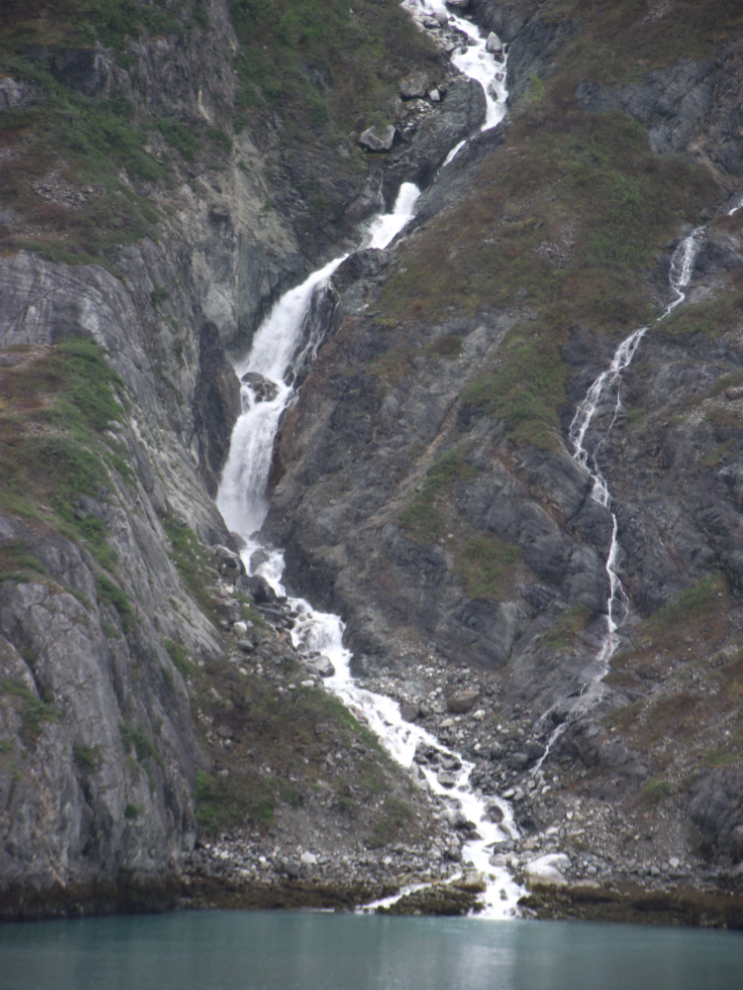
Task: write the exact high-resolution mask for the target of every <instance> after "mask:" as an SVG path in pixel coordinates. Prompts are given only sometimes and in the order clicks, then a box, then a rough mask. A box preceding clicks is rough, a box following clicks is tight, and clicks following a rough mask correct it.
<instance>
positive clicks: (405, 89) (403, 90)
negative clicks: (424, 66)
mask: <svg viewBox="0 0 743 990" xmlns="http://www.w3.org/2000/svg"><path fill="white" fill-rule="evenodd" d="M429 84H430V80H429V78H428V73H426V72H413V73H411V74H410V75H409V76H405V78H404V79H401V80H400V96H402V98H403V99H404V100H413V99H420V98H421V97H422V96H425V95H426V93H427V92H428V86H429Z"/></svg>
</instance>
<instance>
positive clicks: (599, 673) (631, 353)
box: [533, 227, 706, 773]
mask: <svg viewBox="0 0 743 990" xmlns="http://www.w3.org/2000/svg"><path fill="white" fill-rule="evenodd" d="M705 229H706V228H704V227H697V228H696V229H695V230H693V231H692V232H691V233H690V234H689V235H688V236H687V237H685V238H684V239H683V240H682V241H681V243H680V244H679V245H678V247H677V248H676V250H675V251H674V253H673V257H672V258H671V266H670V270H669V275H668V282H669V287H670V289H671V301H670V302H669V303H668V305H667V306H666V308H665V310H664V311H663V313H662V314H661V315H660V316H659V317H658V318H657V319H656V320H655V322H654V323H653V324H648V326H645V327H639V328H638V329H637V330H633V331H632V333H631V334H630V335H629V336H628V337H625V339H624V340H623V341H622V342H621V343H620V345H619V347H617V349H616V351H615V352H614V356H613V357H612V359H611V363H610V364H609V367H608V368H607V369H606V370H605V371H602V372H601V374H600V375H599V376H598V378H596V380H595V381H594V382H593V383H592V384H591V387H590V388H589V389H588V392H587V393H586V397H585V398H584V399H583V400H582V402H580V403H579V405H578V408H577V409H576V411H575V415H574V416H573V421H572V422H571V424H570V428H569V430H568V439H569V441H570V446H571V453H572V456H573V458H574V459H575V460H576V461H577V462H578V464H580V465H581V467H583V468H585V469H586V470H587V471H588V473H589V476H590V478H591V494H590V497H591V498H592V499H593V500H594V502H598V504H599V505H601V506H602V507H603V508H605V509H608V510H609V512H610V514H611V521H612V532H611V543H610V545H609V553H608V556H607V558H606V564H605V567H606V574H607V578H608V582H609V597H608V599H607V603H606V632H605V634H604V636H603V638H602V641H601V646H600V647H599V650H598V652H597V654H596V663H595V664H594V666H593V670H594V674H593V676H592V677H591V678H590V679H589V680H587V681H586V683H585V684H584V685H583V687H582V689H581V692H580V695H579V696H578V697H577V698H576V699H575V701H573V702H572V703H570V705H569V709H568V711H569V714H578V713H580V712H582V711H587V710H588V709H590V708H591V707H592V705H593V704H594V703H595V701H596V700H598V698H599V697H600V695H601V691H602V681H603V678H604V676H605V675H606V673H607V671H608V669H609V663H610V661H611V658H612V657H613V656H614V654H615V653H616V651H617V648H618V646H619V635H618V629H619V627H620V626H621V624H622V622H623V621H624V620H625V619H626V617H627V615H628V614H629V610H630V600H629V596H628V595H627V592H626V591H625V589H624V587H623V585H622V582H621V580H620V578H619V574H618V570H617V569H618V564H619V523H618V520H617V515H616V513H615V512H614V511H613V509H612V507H611V506H612V498H611V492H610V491H609V485H608V483H607V481H606V478H605V477H604V474H603V472H602V470H601V466H600V464H599V454H600V452H601V450H602V448H603V446H604V444H605V443H606V441H607V440H608V438H609V436H610V434H611V431H612V429H613V427H614V424H615V423H616V421H617V417H618V416H619V414H620V412H621V411H622V395H621V385H622V375H623V374H624V372H625V371H626V370H627V368H629V366H630V364H631V363H632V361H633V359H634V357H635V355H636V354H637V350H638V348H639V346H640V344H641V342H642V339H643V337H644V336H645V334H646V333H647V332H648V330H649V329H650V328H651V326H657V324H658V323H660V322H662V321H663V320H665V319H666V318H667V317H668V316H669V315H670V314H671V313H672V312H673V311H674V309H676V307H677V306H680V305H681V303H682V302H683V301H684V299H686V293H685V291H684V290H685V289H686V288H687V287H688V285H689V282H690V281H691V276H692V273H693V270H694V260H695V258H696V254H697V251H698V250H699V246H700V242H701V239H702V237H703V235H704V232H705ZM607 410H608V413H609V415H608V419H609V424H608V426H607V427H606V429H604V430H597V431H592V430H591V427H592V426H593V423H594V420H595V419H596V416H597V414H599V413H600V414H602V418H603V416H604V413H605V412H606V411H607ZM565 700H566V699H564V698H563V699H560V701H558V702H557V703H556V704H555V705H553V706H552V708H550V709H549V711H547V712H546V713H545V715H544V716H543V720H544V719H546V718H547V717H548V716H549V715H551V714H552V712H553V711H554V710H555V708H556V707H557V705H560V707H561V709H562V711H563V713H564V711H565V705H564V702H565ZM568 724H569V717H568V718H566V719H565V721H563V722H561V724H560V725H558V726H557V728H556V729H555V730H554V731H553V733H552V736H551V737H550V739H549V742H548V744H547V751H546V753H545V754H544V756H542V758H541V759H540V760H539V762H538V763H537V765H536V766H535V767H534V770H533V773H536V772H537V771H538V770H539V769H540V768H541V766H542V764H543V762H544V760H545V759H546V758H547V756H548V754H549V752H550V750H551V748H552V746H553V745H554V743H555V742H556V741H557V739H558V738H559V737H560V735H562V733H563V732H564V731H565V729H566V728H567V726H568Z"/></svg>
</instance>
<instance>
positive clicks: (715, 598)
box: [642, 574, 728, 638]
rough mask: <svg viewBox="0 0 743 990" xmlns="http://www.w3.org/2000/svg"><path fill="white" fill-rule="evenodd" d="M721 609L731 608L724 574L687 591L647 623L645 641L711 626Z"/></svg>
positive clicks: (651, 617) (644, 626)
mask: <svg viewBox="0 0 743 990" xmlns="http://www.w3.org/2000/svg"><path fill="white" fill-rule="evenodd" d="M721 608H723V609H726V610H727V608H728V605H727V585H726V583H725V578H724V576H723V575H722V574H712V575H710V577H708V578H705V579H704V580H703V581H700V582H699V584H696V585H694V587H692V588H685V589H684V590H683V591H680V592H679V593H678V595H676V597H675V598H674V599H673V601H672V602H670V603H669V604H668V605H666V606H665V607H664V608H662V609H659V610H658V611H657V612H655V613H654V614H653V615H651V616H650V618H649V619H647V620H646V621H645V622H644V623H643V630H642V633H643V637H644V638H655V637H658V636H661V635H663V634H668V633H673V632H674V631H675V630H677V629H678V628H679V627H686V629H687V630H688V628H689V626H690V625H692V624H698V623H700V622H707V623H708V622H710V621H711V620H712V618H713V617H714V616H715V613H717V612H718V611H719V610H720V609H721Z"/></svg>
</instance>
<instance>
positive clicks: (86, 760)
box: [72, 743, 100, 773]
mask: <svg viewBox="0 0 743 990" xmlns="http://www.w3.org/2000/svg"><path fill="white" fill-rule="evenodd" d="M72 757H73V759H74V761H75V763H76V765H77V766H78V767H79V768H80V769H81V770H84V771H85V772H86V773H92V772H93V771H94V770H96V769H97V768H98V764H99V762H100V758H99V756H98V753H97V751H96V750H95V749H93V748H92V747H91V746H85V745H84V744H83V743H74V745H73V747H72Z"/></svg>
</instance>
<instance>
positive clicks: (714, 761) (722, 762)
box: [704, 733, 743, 767]
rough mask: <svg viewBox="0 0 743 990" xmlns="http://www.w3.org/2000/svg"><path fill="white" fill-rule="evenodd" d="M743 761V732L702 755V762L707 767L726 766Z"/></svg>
mask: <svg viewBox="0 0 743 990" xmlns="http://www.w3.org/2000/svg"><path fill="white" fill-rule="evenodd" d="M741 761H743V733H738V734H737V735H735V736H733V737H732V739H730V740H727V741H726V742H724V743H722V744H721V745H719V746H715V747H714V748H713V749H711V750H710V751H709V752H708V753H707V754H706V755H705V757H704V763H705V765H706V766H709V767H726V766H730V765H731V764H734V763H740V762H741Z"/></svg>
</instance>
